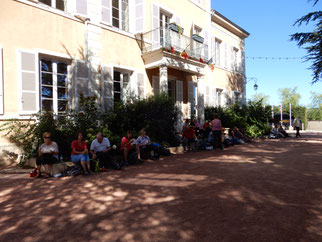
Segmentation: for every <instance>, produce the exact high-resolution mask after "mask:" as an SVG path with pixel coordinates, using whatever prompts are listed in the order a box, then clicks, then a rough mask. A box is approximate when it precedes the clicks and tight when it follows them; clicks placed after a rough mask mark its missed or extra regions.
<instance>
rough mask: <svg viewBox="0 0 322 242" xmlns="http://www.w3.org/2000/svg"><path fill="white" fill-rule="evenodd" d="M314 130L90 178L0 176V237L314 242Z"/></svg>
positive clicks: (319, 227) (317, 198)
mask: <svg viewBox="0 0 322 242" xmlns="http://www.w3.org/2000/svg"><path fill="white" fill-rule="evenodd" d="M321 146H322V137H318V136H310V137H309V136H308V137H307V138H303V139H300V140H297V139H293V138H292V139H286V140H265V141H258V142H254V143H252V144H247V145H241V146H235V147H232V148H229V149H227V150H225V151H208V152H197V153H189V154H185V155H178V156H171V157H168V158H165V159H163V160H160V161H157V162H153V163H152V162H147V163H146V164H144V165H141V166H136V167H126V169H124V170H123V171H121V172H107V173H101V174H96V175H94V176H91V177H75V178H61V179H48V180H34V179H29V178H26V175H25V174H23V175H21V174H17V175H1V177H0V188H1V190H0V215H1V216H0V241H7V240H10V241H11V240H17V241H43V240H55V241H61V240H64V241H66V240H67V241H76V240H91V241H114V240H118V241H156V240H157V241H178V240H184V241H196V240H199V241H200V240H202V241H300V240H302V241H321V240H322V204H321V197H322V161H321V160H322V159H321V158H322V149H321Z"/></svg>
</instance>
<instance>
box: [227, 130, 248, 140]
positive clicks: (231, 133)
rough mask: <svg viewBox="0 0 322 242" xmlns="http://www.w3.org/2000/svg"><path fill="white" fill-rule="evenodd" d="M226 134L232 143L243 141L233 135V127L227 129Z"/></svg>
mask: <svg viewBox="0 0 322 242" xmlns="http://www.w3.org/2000/svg"><path fill="white" fill-rule="evenodd" d="M228 135H229V136H230V137H231V140H232V142H233V144H243V143H245V142H244V141H243V140H242V139H240V138H238V137H237V136H236V135H235V132H234V129H229V132H228Z"/></svg>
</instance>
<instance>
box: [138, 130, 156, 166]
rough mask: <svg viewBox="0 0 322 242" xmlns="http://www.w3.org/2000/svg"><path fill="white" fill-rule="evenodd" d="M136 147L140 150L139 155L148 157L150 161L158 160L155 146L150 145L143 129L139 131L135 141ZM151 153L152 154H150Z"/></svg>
mask: <svg viewBox="0 0 322 242" xmlns="http://www.w3.org/2000/svg"><path fill="white" fill-rule="evenodd" d="M136 145H137V146H138V147H139V148H140V154H141V158H142V154H145V155H148V156H149V158H150V159H151V160H156V159H159V157H160V155H159V153H158V151H157V149H156V147H155V146H153V145H151V141H150V137H149V136H147V135H146V130H145V129H144V128H143V129H141V131H140V136H139V137H138V138H137V139H136ZM151 153H153V154H151Z"/></svg>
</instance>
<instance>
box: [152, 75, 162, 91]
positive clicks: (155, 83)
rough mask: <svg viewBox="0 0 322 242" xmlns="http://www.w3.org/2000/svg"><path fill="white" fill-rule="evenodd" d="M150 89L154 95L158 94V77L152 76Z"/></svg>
mask: <svg viewBox="0 0 322 242" xmlns="http://www.w3.org/2000/svg"><path fill="white" fill-rule="evenodd" d="M152 88H153V93H154V94H159V93H160V79H159V77H158V76H152Z"/></svg>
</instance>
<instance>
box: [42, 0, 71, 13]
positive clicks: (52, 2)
mask: <svg viewBox="0 0 322 242" xmlns="http://www.w3.org/2000/svg"><path fill="white" fill-rule="evenodd" d="M38 1H39V2H40V3H43V4H45V5H48V6H50V7H52V8H56V9H59V10H62V11H66V7H67V0H38Z"/></svg>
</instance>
